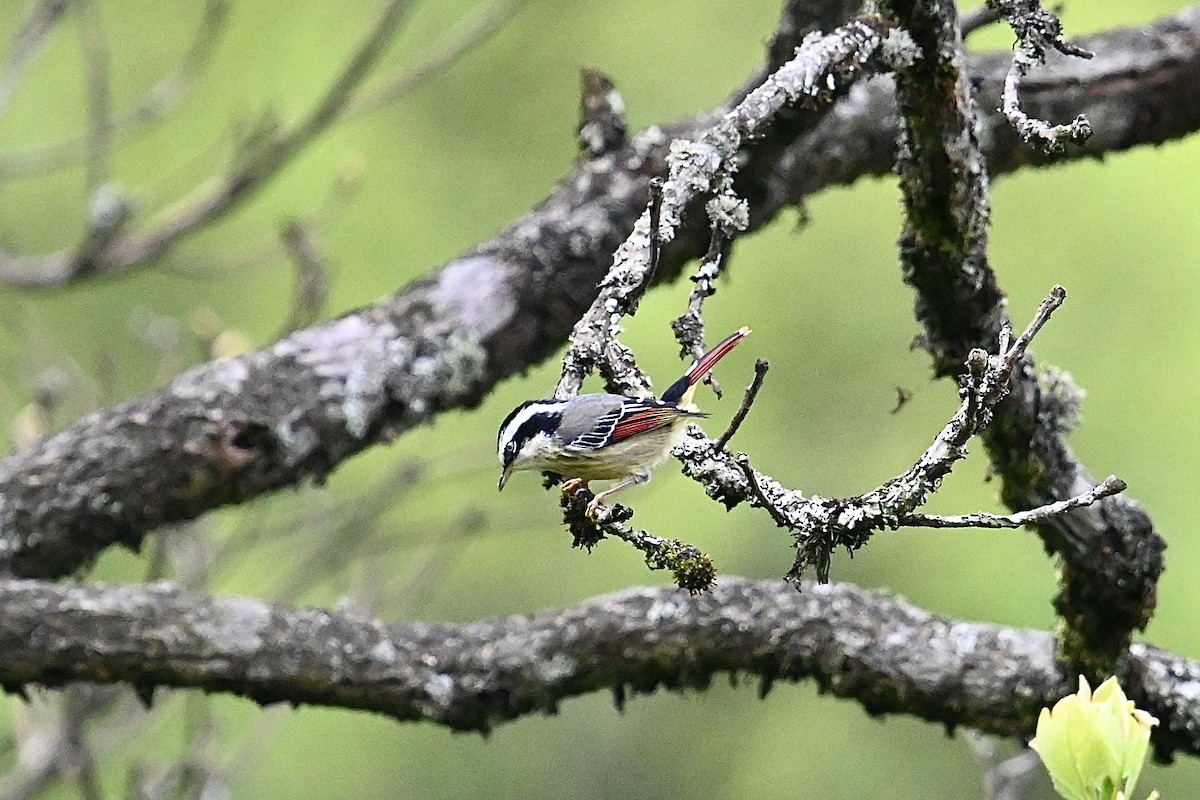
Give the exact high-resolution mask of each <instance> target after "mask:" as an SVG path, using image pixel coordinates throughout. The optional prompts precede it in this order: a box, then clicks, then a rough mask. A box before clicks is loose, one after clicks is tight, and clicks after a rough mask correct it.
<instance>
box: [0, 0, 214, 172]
mask: <svg viewBox="0 0 1200 800" xmlns="http://www.w3.org/2000/svg"><path fill="white" fill-rule="evenodd" d="M59 3H60V4H61V5H63V6H66V5H68V4H69V0H59ZM47 5H53V3H48V4H47ZM228 6H229V2H228V0H206V2H205V5H204V15H203V17H202V18H201V21H200V25H199V26H198V27H197V29H196V33H195V35H194V36H193V37H192V42H191V44H190V45H188V48H187V50H186V51H185V52H184V55H183V58H182V59H181V60H180V62H179V64H178V66H176V67H175V69H174V70H172V71H171V72H170V73H168V74H167V75H165V76H164V77H163V78H162V79H160V80H159V81H157V82H156V83H155V84H154V85H153V86H151V87H150V88H149V89H147V90H146V92H145V93H144V94H143V96H142V99H141V100H140V101H139V102H138V103H137V104H136V105H135V106H134V107H133V108H131V109H129V110H128V111H123V112H121V113H119V114H117V115H116V116H115V117H114V118H113V119H112V120H111V121H110V124H109V128H110V136H111V138H112V139H113V141H114V142H115V141H120V140H123V139H125V138H127V137H128V136H130V135H131V134H133V133H136V132H137V131H139V130H141V129H142V128H143V127H144V126H145V125H147V124H149V123H152V122H156V121H158V120H160V119H162V118H163V117H164V116H166V114H167V113H168V112H169V111H170V110H171V109H173V108H175V107H176V106H178V105H179V103H180V102H181V101H182V100H183V99H184V97H186V96H187V93H188V91H189V90H190V89H191V88H192V87H193V86H194V85H195V83H196V78H197V77H199V76H200V75H201V74H202V73H203V71H204V68H205V67H206V66H207V65H208V61H209V59H210V57H211V56H212V54H213V52H214V51H215V50H216V44H217V42H218V41H219V39H220V34H221V31H222V30H223V29H224V23H225V21H226V20H227V19H228ZM86 151H87V137H86V136H77V135H76V136H71V137H68V138H66V139H63V140H61V141H57V142H50V143H45V144H38V145H35V146H32V147H28V148H24V149H20V150H8V151H6V152H3V153H0V180H7V179H10V178H15V177H22V176H29V175H36V174H39V173H45V172H50V171H52V170H55V169H62V168H64V167H67V166H69V165H70V164H72V163H74V162H75V161H77V160H78V159H79V158H80V156H81V154H85V153H86Z"/></svg>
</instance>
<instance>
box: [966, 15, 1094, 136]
mask: <svg viewBox="0 0 1200 800" xmlns="http://www.w3.org/2000/svg"><path fill="white" fill-rule="evenodd" d="M990 5H991V7H992V8H993V9H995V10H996V11H997V12H998V13H999V14H1001V15H1002V16H1003V17H1004V18H1005V19H1007V20H1008V23H1009V25H1011V26H1012V29H1013V32H1014V33H1016V34H1017V47H1016V48H1015V49H1014V50H1013V57H1012V66H1011V67H1010V68H1009V70H1008V75H1007V76H1006V77H1005V79H1004V95H1003V105H1002V107H1001V108H1002V110H1003V111H1004V116H1006V117H1008V121H1009V122H1010V123H1012V125H1013V127H1014V128H1016V130H1017V133H1019V134H1020V136H1021V139H1022V140H1023V141H1025V142H1032V141H1034V140H1037V141H1039V142H1041V143H1042V146H1043V147H1044V148H1045V149H1046V150H1047V151H1048V152H1053V151H1056V150H1062V149H1063V148H1064V147H1066V144H1067V142H1073V143H1075V144H1081V143H1083V142H1086V141H1087V139H1088V137H1089V136H1091V135H1092V126H1091V123H1089V122H1088V120H1087V117H1085V116H1083V115H1082V114H1080V115H1078V116H1076V117H1075V119H1073V120H1072V121H1071V122H1069V123H1067V124H1065V125H1051V124H1050V123H1048V122H1045V121H1044V120H1040V119H1037V118H1035V117H1031V116H1029V115H1028V114H1026V113H1025V110H1024V109H1022V108H1021V99H1020V97H1019V94H1018V93H1019V89H1020V85H1021V80H1022V79H1023V78H1024V77H1025V76H1026V75H1027V74H1028V73H1029V70H1030V69H1032V68H1033V67H1036V66H1040V65H1042V64H1045V63H1046V53H1047V51H1049V50H1057V51H1058V52H1059V53H1062V54H1063V55H1066V56H1075V57H1077V58H1091V57H1092V53H1091V51H1089V50H1085V49H1083V48H1082V47H1077V46H1075V45H1072V44H1068V43H1067V41H1066V40H1065V39H1063V30H1062V22H1060V21H1059V19H1058V17H1057V16H1056V15H1055V14H1053V13H1051V12H1049V11H1047V10H1046V9H1044V8H1042V4H1041V3H1040V2H1038V0H991V3H990Z"/></svg>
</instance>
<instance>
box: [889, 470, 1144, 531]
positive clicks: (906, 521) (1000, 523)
mask: <svg viewBox="0 0 1200 800" xmlns="http://www.w3.org/2000/svg"><path fill="white" fill-rule="evenodd" d="M1127 488H1129V487H1128V486H1126V485H1125V481H1123V480H1121V479H1120V478H1118V477H1117V476H1115V475H1110V476H1108V478H1106V479H1105V480H1104V481H1103V482H1101V483H1099V484H1097V485H1096V486H1093V487H1092V488H1091V490H1090V491H1087V492H1084V493H1083V494H1079V495H1076V496H1075V497H1071V498H1068V499H1066V500H1059V501H1058V502H1057V503H1047V504H1046V505H1044V506H1038V507H1037V508H1031V509H1029V510H1028V511H1018V512H1016V513H1014V514H986V513H979V514H958V515H941V514H905V515H904V516H901V517H899V518H898V522H899V524H900V525H903V526H905V527H911V528H1020V527H1021V526H1023V525H1029V524H1031V523H1034V522H1041V521H1042V520H1044V519H1047V518H1049V517H1053V516H1056V515H1058V514H1062V513H1064V512H1067V511H1070V510H1071V509H1074V508H1082V507H1083V506H1090V505H1091V504H1092V503H1095V502H1097V501H1098V500H1102V499H1104V498H1105V497H1112V496H1113V495H1115V494H1120V493H1121V492H1123V491H1125V490H1126V489H1127Z"/></svg>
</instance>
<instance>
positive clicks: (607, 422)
mask: <svg viewBox="0 0 1200 800" xmlns="http://www.w3.org/2000/svg"><path fill="white" fill-rule="evenodd" d="M749 335H750V329H749V328H747V327H742V328H739V329H738V330H736V331H734V332H733V333H732V334H730V335H729V336H727V337H726V338H725V339H724V340H723V341H722V342H721V343H720V344H718V345H717V346H716V347H714V348H713V349H711V350H709V351H708V352H707V353H705V354H704V355H702V356H701V357H700V358H699V359H697V361H696V363H695V364H693V365H692V366H691V368H690V369H688V371H687V372H685V373H684V374H683V377H681V378H680V379H679V380H677V381H675V383H673V384H671V386H670V387H669V388H668V389H667V390H666V391H665V392H663V395H662V397H661V398H654V397H631V396H628V395H619V394H607V393H599V394H581V395H576V396H575V397H572V398H570V399H567V400H528V401H526V402H524V403H521V404H520V405H519V406H517V407H516V408H514V409H513V410H512V413H510V414H509V415H508V416H507V417H506V418H505V420H504V422H502V423H501V424H500V431H499V434H498V435H497V439H496V450H497V455H498V456H499V458H500V466H501V470H502V471H501V473H500V483H499V489H500V490H503V489H504V485H505V484H506V483H508V479H509V478H510V477H511V476H512V474H513V473H514V472H517V471H519V470H538V471H540V472H550V473H554V474H556V475H558V476H560V477H562V478H564V479H566V483H565V484H564V486H563V491H564V492H567V493H569V492H574V491H578V490H579V489H580V488H587V487H588V484H589V483H590V482H591V481H603V480H615V481H618V483H617V484H615V485H614V486H612V487H611V488H609V489H606V490H605V491H603V492H601V493H599V494H597V495H595V497H594V498H593V499H592V501H591V502H590V503H588V507H587V514H588V517H589V518H591V519H593V520H594V519H596V515H597V513H598V511H599V508H600V506H601V505H602V504H603V502H604V500H606V499H607V498H608V497H610V496H612V495H613V494H615V493H616V492H618V491H620V490H622V489H624V488H626V487H629V486H634V485H637V484H641V483H645V482H646V481H648V480H650V473H651V471H652V470H653V469H654V468H655V467H657V466H658V465H660V464H662V463H663V462H664V461H666V459H667V457H668V456H669V455H670V452H671V448H672V447H674V446H675V445H676V444H677V443H678V442H679V439H680V437H681V436H682V434H683V430H684V426H685V425H686V424H687V421H688V420H690V419H696V418H700V417H707V416H708V414H706V413H704V412H703V411H701V410H700V409H699V408H697V407H696V406H695V405H693V403H692V397H693V395H694V394H695V391H696V386H697V385H698V384H699V383H700V381H702V380H704V378H705V376H707V375H708V373H709V372H711V371H712V368H713V366H715V365H716V363H717V362H718V361H720V360H721V359H722V358H724V357H725V356H726V355H728V353H729V351H730V350H732V349H733V348H734V347H736V346H737V345H738V344H740V343H741V341H742V340H743V339H745V338H746V337H747V336H749Z"/></svg>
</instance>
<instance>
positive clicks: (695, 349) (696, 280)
mask: <svg viewBox="0 0 1200 800" xmlns="http://www.w3.org/2000/svg"><path fill="white" fill-rule="evenodd" d="M732 247H733V237H732V236H731V235H730V234H729V233H728V232H727V231H726V229H725V226H723V225H718V224H715V223H714V224H713V226H712V235H711V237H710V238H709V240H708V252H707V253H705V255H704V258H703V259H701V260H700V266H699V267H698V268H697V269H696V274H695V275H693V276H692V284H693V286H692V291H691V294H690V295H688V307H687V311H685V312H683V314H682V315H681V316H680V317H679V318H677V319H675V320H674V321H672V322H671V330H673V331H674V332H675V341H677V342H679V349H680V355H682V356H688V355H690V356H691V357H692V358H693V359H697V360H699V358H700V357H701V356H703V355H704V353H705V351H706V349H707V348H706V347H705V346H704V301H705V300H706V299H707V298H709V297H711V296H712V295H714V294H716V292H717V285H716V280H717V277H718V276H719V275H720V274H721V273H722V272H723V271H724V270H725V268H726V265H727V263H728V259H729V253H730V251H731V249H732ZM704 381H705V383H707V384H708V385H709V386H711V387H712V389H713V392H714V393H715V394H716V395H717V397H720V396H721V385H720V384H719V383H717V379H716V377H714V376H713V373H711V372H710V373H709V374H708V375H706V376H705V378H704Z"/></svg>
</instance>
